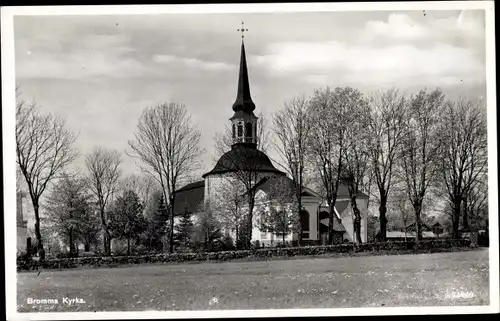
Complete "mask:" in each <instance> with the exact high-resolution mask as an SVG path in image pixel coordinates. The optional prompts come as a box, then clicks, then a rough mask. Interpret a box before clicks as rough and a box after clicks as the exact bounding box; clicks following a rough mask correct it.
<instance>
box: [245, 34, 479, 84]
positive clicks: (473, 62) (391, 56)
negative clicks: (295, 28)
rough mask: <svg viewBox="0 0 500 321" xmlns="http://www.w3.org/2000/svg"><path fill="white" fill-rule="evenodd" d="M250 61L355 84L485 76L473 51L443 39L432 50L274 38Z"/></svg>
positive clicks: (284, 72) (280, 72) (281, 72)
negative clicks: (281, 40)
mask: <svg viewBox="0 0 500 321" xmlns="http://www.w3.org/2000/svg"><path fill="white" fill-rule="evenodd" d="M253 59H254V61H255V62H256V63H257V64H258V65H260V66H261V67H263V68H264V69H265V70H268V73H269V76H277V77H281V76H282V77H291V76H294V75H295V76H296V75H303V76H305V77H303V79H304V80H306V81H313V82H318V83H323V84H325V81H326V80H327V79H332V78H336V79H337V80H345V81H347V82H349V83H356V82H357V83H358V84H372V85H374V86H375V85H383V84H394V85H402V83H412V82H413V83H415V84H422V85H426V84H429V85H430V84H439V82H440V81H441V80H444V81H446V82H447V83H448V84H449V83H450V82H453V80H452V79H455V80H454V81H455V82H457V83H459V82H460V80H461V79H467V80H468V81H469V82H478V81H481V80H482V79H484V72H485V69H484V65H483V64H482V63H481V62H480V61H479V60H478V59H477V58H475V56H474V53H473V51H472V50H470V49H467V48H461V47H455V46H451V45H446V44H440V45H435V46H434V47H432V48H430V49H420V48H417V47H414V46H411V45H395V46H390V47H381V48H380V47H369V46H362V45H346V44H343V43H339V42H326V43H310V42H289V43H275V44H272V45H271V46H269V47H268V54H266V55H264V56H256V57H254V58H253Z"/></svg>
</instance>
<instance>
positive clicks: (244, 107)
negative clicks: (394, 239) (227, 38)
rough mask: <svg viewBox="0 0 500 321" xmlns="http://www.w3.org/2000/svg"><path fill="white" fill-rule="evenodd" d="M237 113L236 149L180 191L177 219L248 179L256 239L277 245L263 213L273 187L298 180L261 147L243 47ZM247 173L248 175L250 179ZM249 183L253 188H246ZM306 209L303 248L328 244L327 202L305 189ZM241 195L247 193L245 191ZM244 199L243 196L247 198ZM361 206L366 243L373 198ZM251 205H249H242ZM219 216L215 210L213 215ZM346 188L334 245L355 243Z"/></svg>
mask: <svg viewBox="0 0 500 321" xmlns="http://www.w3.org/2000/svg"><path fill="white" fill-rule="evenodd" d="M232 109H233V111H234V115H233V117H231V118H230V121H231V125H232V139H233V144H232V146H231V150H230V151H228V152H227V153H225V154H224V155H222V156H221V157H220V159H219V161H218V162H217V164H216V165H215V166H214V168H213V169H212V170H211V171H209V172H207V173H205V174H204V175H203V176H202V178H203V179H202V180H200V181H197V182H194V183H191V184H188V185H186V186H184V187H182V188H180V189H178V190H177V191H176V200H175V208H174V215H175V216H177V217H179V216H180V215H183V214H184V213H190V214H192V215H196V214H197V213H199V212H200V211H201V210H202V208H207V206H208V207H210V206H211V205H213V204H217V203H219V202H221V201H228V200H229V199H230V198H231V197H230V194H231V193H234V192H237V188H236V181H238V180H240V181H241V180H242V178H243V179H246V180H247V182H251V185H252V188H253V189H256V190H255V208H254V211H253V213H254V215H253V221H254V222H252V223H253V224H252V225H253V231H252V241H259V243H260V244H265V245H266V246H268V245H269V246H272V245H273V244H278V243H280V242H282V236H278V235H274V234H272V233H269V232H266V231H261V228H260V225H259V224H258V219H259V215H258V213H259V209H260V207H262V206H269V204H266V202H267V203H268V199H269V198H268V196H269V193H270V191H271V190H272V188H273V186H275V185H276V184H279V186H287V185H288V186H293V182H292V180H291V179H290V178H288V177H287V176H286V174H285V173H283V172H281V171H279V170H278V169H276V168H275V167H274V165H273V164H272V162H271V160H270V159H269V157H268V156H267V155H266V154H265V153H264V152H262V151H261V150H259V149H258V137H257V133H258V132H259V131H258V128H257V126H258V125H257V124H258V122H257V119H258V118H257V117H256V116H255V114H254V112H253V111H254V110H255V104H254V102H253V101H252V98H251V96H250V84H249V79H248V70H247V62H246V54H245V45H244V43H243V42H242V44H241V58H240V71H239V80H238V91H237V97H236V101H235V102H234V104H233V106H232ZM245 175H247V176H245ZM247 185H248V184H247ZM302 190H303V193H302V210H301V212H300V222H301V226H302V238H301V239H302V243H303V244H326V242H327V239H328V224H329V210H328V204H327V203H326V202H325V201H324V199H323V198H322V197H321V195H319V194H318V193H316V192H315V191H313V190H312V189H310V188H307V187H303V188H302ZM240 192H242V194H244V193H245V190H242V191H240ZM242 196H243V195H242ZM356 202H357V206H358V208H359V210H360V211H361V217H362V221H361V240H362V242H366V241H367V236H368V233H367V212H368V196H367V195H366V194H364V193H361V192H360V193H358V195H357V201H356ZM242 207H243V208H248V207H246V204H245V202H243V204H242ZM213 212H214V214H215V215H217V213H215V212H216V211H213ZM352 213H353V212H352V209H351V206H350V199H349V193H348V189H347V186H345V185H340V186H339V189H338V193H337V201H336V203H335V215H336V216H337V218H338V219H335V220H334V225H333V226H334V230H335V240H336V241H335V243H342V242H354V241H355V236H354V233H353V221H354V218H353V214H352ZM298 237H299V236H298V233H297V232H291V233H290V234H289V235H287V236H286V239H285V241H286V242H289V243H290V244H293V242H294V241H296V240H298Z"/></svg>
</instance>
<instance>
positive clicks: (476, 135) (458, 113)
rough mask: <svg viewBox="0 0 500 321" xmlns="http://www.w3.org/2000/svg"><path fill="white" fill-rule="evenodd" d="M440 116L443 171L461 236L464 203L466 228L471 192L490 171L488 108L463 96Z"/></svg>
mask: <svg viewBox="0 0 500 321" xmlns="http://www.w3.org/2000/svg"><path fill="white" fill-rule="evenodd" d="M440 118H441V120H442V123H441V130H440V133H439V138H440V140H441V148H440V150H439V156H440V172H441V177H442V179H443V182H444V185H445V190H446V192H447V197H448V201H449V203H450V205H451V206H452V209H453V219H452V222H453V234H454V237H455V238H458V237H459V234H458V233H459V232H458V229H459V220H460V214H461V212H462V211H461V207H462V203H463V202H466V204H465V207H464V211H463V227H464V229H468V228H469V224H468V220H467V217H468V216H467V200H468V195H469V193H470V192H473V191H472V190H473V188H474V185H475V184H477V183H478V182H479V181H480V180H481V178H482V176H483V175H485V174H486V172H487V162H488V157H487V128H486V108H485V106H484V104H482V102H480V101H471V100H468V99H466V98H463V97H462V98H459V99H458V100H457V101H448V102H447V103H446V105H445V108H444V111H443V113H442V114H441V115H440Z"/></svg>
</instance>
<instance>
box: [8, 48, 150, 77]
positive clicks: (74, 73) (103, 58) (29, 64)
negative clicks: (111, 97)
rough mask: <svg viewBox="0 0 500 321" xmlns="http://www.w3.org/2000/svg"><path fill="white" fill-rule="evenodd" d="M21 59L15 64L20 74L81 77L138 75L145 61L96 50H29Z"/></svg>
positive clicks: (140, 74)
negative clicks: (65, 52)
mask: <svg viewBox="0 0 500 321" xmlns="http://www.w3.org/2000/svg"><path fill="white" fill-rule="evenodd" d="M27 56H29V57H26V58H24V59H23V62H22V63H19V64H16V75H17V77H19V78H60V79H81V78H86V77H94V76H108V77H115V78H116V77H140V76H142V75H143V74H144V65H143V64H142V63H141V62H139V61H137V60H135V59H133V58H130V57H120V56H118V55H113V54H110V53H104V52H102V51H97V50H95V51H94V50H92V51H90V50H87V51H80V52H78V53H73V54H70V55H63V54H49V53H44V52H40V53H39V52H32V51H28V52H27Z"/></svg>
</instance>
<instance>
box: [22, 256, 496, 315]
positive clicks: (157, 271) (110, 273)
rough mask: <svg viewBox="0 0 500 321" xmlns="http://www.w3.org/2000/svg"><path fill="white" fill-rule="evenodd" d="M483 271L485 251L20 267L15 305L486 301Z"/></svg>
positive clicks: (56, 308) (131, 307) (198, 306)
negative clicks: (69, 267) (53, 268)
mask: <svg viewBox="0 0 500 321" xmlns="http://www.w3.org/2000/svg"><path fill="white" fill-rule="evenodd" d="M488 274H489V269H488V250H487V249H480V250H477V251H468V252H452V253H434V254H418V255H393V256H364V257H351V258H307V259H298V260H282V261H267V262H227V263H200V264H179V265H167V264H165V265H144V266H133V267H122V268H110V269H78V270H66V271H42V272H41V273H40V274H39V275H38V272H23V273H18V279H17V283H18V287H17V291H18V293H17V304H18V311H19V312H41V311H45V312H49V311H50V312H62V311H142V310H208V309H273V308H274V309H275V308H283V309H291V308H339V307H341V308H347V307H377V306H385V307H396V306H450V305H487V304H489V298H488V297H489V281H488V280H489V277H488ZM75 298H78V300H75V301H78V302H80V303H78V302H76V303H72V304H71V305H70V304H68V301H69V299H75ZM31 299H35V300H38V299H52V300H57V303H46V304H29V302H30V301H31ZM52 302H54V301H52Z"/></svg>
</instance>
